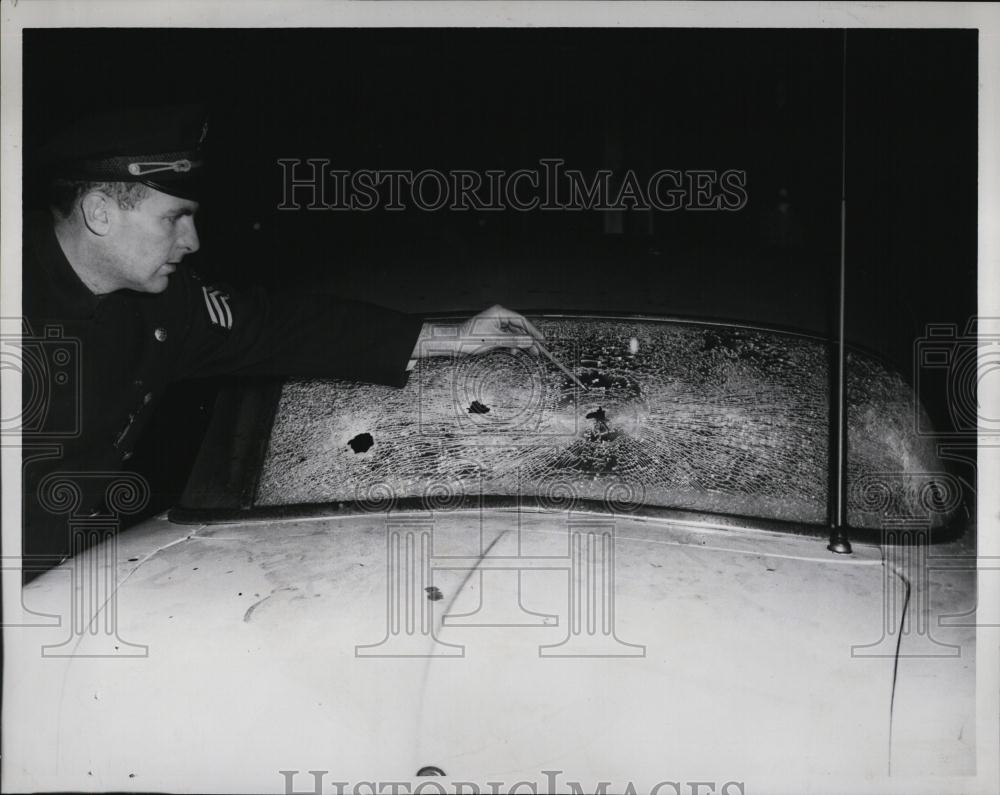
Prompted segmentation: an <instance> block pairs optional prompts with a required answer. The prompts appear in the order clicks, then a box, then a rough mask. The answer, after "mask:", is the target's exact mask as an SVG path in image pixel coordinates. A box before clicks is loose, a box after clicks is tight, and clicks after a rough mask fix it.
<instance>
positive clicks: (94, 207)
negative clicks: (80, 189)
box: [80, 190, 118, 237]
mask: <svg viewBox="0 0 1000 795" xmlns="http://www.w3.org/2000/svg"><path fill="white" fill-rule="evenodd" d="M112 204H113V200H112V199H111V197H110V196H108V195H107V194H106V193H103V192H101V191H99V190H92V191H88V192H87V193H85V194H84V195H83V198H81V199H80V211H81V213H82V214H83V223H84V224H86V225H87V229H89V230H90V231H91V232H93V233H94V234H95V235H98V236H99V237H104V236H105V235H106V234H108V232H110V231H111V222H112V218H113V215H114V212H115V210H117V209H118V208H117V206H116V207H112V206H111V205H112Z"/></svg>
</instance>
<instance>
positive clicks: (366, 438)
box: [347, 433, 375, 453]
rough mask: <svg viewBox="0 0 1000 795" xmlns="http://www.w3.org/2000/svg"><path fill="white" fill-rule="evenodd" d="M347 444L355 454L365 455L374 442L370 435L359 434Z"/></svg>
mask: <svg viewBox="0 0 1000 795" xmlns="http://www.w3.org/2000/svg"><path fill="white" fill-rule="evenodd" d="M347 444H348V445H349V446H350V448H351V449H352V450H353V451H354V452H355V453H367V452H368V451H369V450H371V448H372V445H373V444H375V440H374V439H373V438H372V435H371V434H370V433H359V434H358V435H357V436H355V437H354V438H353V439H351V441H349V442H348V443H347Z"/></svg>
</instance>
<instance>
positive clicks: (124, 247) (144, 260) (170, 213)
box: [107, 188, 199, 293]
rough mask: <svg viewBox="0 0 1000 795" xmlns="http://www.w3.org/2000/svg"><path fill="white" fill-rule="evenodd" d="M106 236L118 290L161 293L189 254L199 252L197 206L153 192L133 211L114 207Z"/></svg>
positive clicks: (187, 200) (111, 268)
mask: <svg viewBox="0 0 1000 795" xmlns="http://www.w3.org/2000/svg"><path fill="white" fill-rule="evenodd" d="M115 209H116V210H117V212H113V213H112V217H113V223H112V224H111V227H110V230H109V232H110V234H109V238H108V243H109V246H108V255H109V257H108V259H109V261H108V263H107V264H108V267H109V269H110V270H111V273H110V274H109V275H111V276H113V277H114V279H115V280H116V281H117V283H118V284H119V289H128V290H136V291H138V292H143V293H161V292H163V291H164V290H166V289H167V280H168V277H169V276H170V274H171V273H173V272H174V271H175V270H176V269H177V265H178V264H180V262H181V260H182V259H184V257H185V256H186V255H187V254H193V253H194V252H195V251H197V250H198V245H199V244H198V232H197V230H196V229H195V225H194V214H195V212H196V211H197V210H198V202H195V201H192V200H190V199H181V198H179V197H177V196H170V195H169V194H166V193H162V192H160V191H158V190H155V189H152V188H150V191H149V194H148V195H147V196H146V197H145V198H144V199H142V200H141V201H140V202H139V203H138V204H137V205H136V206H135V207H134V208H132V209H124V208H120V207H116V208H115Z"/></svg>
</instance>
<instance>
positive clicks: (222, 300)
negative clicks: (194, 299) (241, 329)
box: [201, 285, 233, 331]
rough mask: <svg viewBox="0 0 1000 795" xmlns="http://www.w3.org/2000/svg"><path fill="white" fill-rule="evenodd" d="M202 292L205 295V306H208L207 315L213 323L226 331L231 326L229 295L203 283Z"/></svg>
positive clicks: (231, 314) (231, 313)
mask: <svg viewBox="0 0 1000 795" xmlns="http://www.w3.org/2000/svg"><path fill="white" fill-rule="evenodd" d="M201 292H202V294H203V295H204V296H205V306H206V307H207V308H208V316H209V318H210V319H211V321H212V323H213V325H216V326H219V328H224V329H226V330H227V331H229V330H231V329H232V327H233V311H232V310H231V309H230V308H229V296H228V295H227V294H226V293H224V292H222V291H221V290H219V289H217V288H215V287H208V286H205V285H203V286H202V288H201Z"/></svg>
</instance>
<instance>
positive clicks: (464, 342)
mask: <svg viewBox="0 0 1000 795" xmlns="http://www.w3.org/2000/svg"><path fill="white" fill-rule="evenodd" d="M544 340H545V337H544V336H542V333H541V332H540V331H539V330H538V329H536V328H535V327H534V326H533V325H532V324H531V322H530V321H529V320H528V319H527V318H526V317H524V315H521V314H519V313H518V312H514V311H513V310H510V309H505V308H504V307H502V306H500V305H499V304H495V305H493V306H491V307H490V308H489V309H484V310H483V311H482V312H480V313H479V314H478V315H476V316H475V317H471V318H469V319H468V320H466V321H465V322H464V323H462V324H461V325H457V326H456V325H453V324H446V323H424V327H423V328H422V329H421V331H420V336H419V337H418V338H417V344H416V347H414V349H413V355H412V357H411V358H413V359H422V358H425V357H427V356H442V355H445V354H449V353H452V354H459V355H466V354H472V353H484V352H485V351H489V350H493V349H494V348H521V349H523V350H526V351H528V352H529V353H532V354H535V355H537V354H538V353H539V350H538V346H537V345H536V344H535V343H536V342H538V343H540V342H543V341H544Z"/></svg>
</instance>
